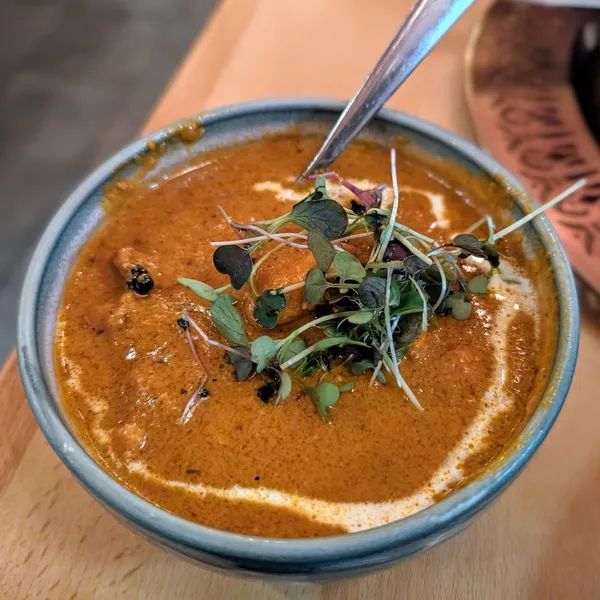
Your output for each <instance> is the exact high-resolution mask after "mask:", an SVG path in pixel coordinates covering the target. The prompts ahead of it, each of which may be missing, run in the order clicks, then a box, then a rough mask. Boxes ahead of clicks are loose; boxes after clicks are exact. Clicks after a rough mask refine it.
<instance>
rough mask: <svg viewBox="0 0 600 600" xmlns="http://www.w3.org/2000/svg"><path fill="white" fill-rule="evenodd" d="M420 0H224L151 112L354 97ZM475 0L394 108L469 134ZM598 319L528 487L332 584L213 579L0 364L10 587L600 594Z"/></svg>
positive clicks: (66, 594)
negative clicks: (115, 497)
mask: <svg viewBox="0 0 600 600" xmlns="http://www.w3.org/2000/svg"><path fill="white" fill-rule="evenodd" d="M409 4H410V0H370V2H365V1H364V0H327V2H324V1H323V0H320V1H319V0H285V2H284V1H282V0H225V1H224V2H223V3H222V5H221V6H220V8H219V10H218V11H217V13H216V14H215V16H214V18H213V20H212V22H211V23H210V25H209V26H208V28H207V29H206V31H204V32H203V34H202V35H201V37H200V38H199V39H198V41H197V43H196V44H195V46H194V47H193V48H192V50H191V52H190V54H189V56H188V58H187V59H186V61H185V62H184V64H183V65H182V67H181V68H180V69H179V71H178V73H177V74H176V75H175V77H174V79H173V81H172V83H171V86H170V87H169V89H168V90H167V91H166V93H165V95H164V97H163V99H162V100H161V101H160V103H159V104H158V105H157V108H156V110H155V112H154V114H153V115H152V117H151V118H150V120H149V122H148V126H147V129H148V130H149V129H154V128H156V127H159V126H161V125H163V124H165V123H167V122H169V121H172V120H173V119H175V118H178V117H180V116H183V115H186V114H189V113H193V112H196V111H200V110H202V109H204V108H207V107H211V106H218V105H223V104H229V103H233V102H238V101H242V100H249V99H254V98H263V97H273V96H292V95H295V96H325V97H337V98H347V97H349V96H350V95H351V94H352V92H353V91H354V90H355V88H356V87H357V86H358V84H359V83H360V82H361V80H362V79H363V77H364V75H365V73H366V72H367V70H368V68H369V66H370V65H371V64H372V63H373V62H374V60H375V58H376V57H377V56H378V54H379V53H380V52H381V50H382V49H383V48H384V46H385V45H386V43H387V41H388V40H389V39H390V38H391V36H392V35H393V33H394V31H395V30H396V28H397V27H398V25H399V23H400V22H401V20H402V18H403V16H404V15H405V14H406V11H407V10H408V7H409ZM486 4H487V3H486V1H485V0H484V1H483V2H480V3H478V4H477V6H476V7H475V9H473V10H472V11H471V12H470V13H469V14H468V15H467V16H466V17H465V18H464V19H463V20H462V21H461V22H460V23H459V24H458V25H457V26H456V27H455V28H454V30H453V31H452V32H451V34H450V35H449V36H448V37H447V38H446V39H445V40H444V41H443V42H442V43H441V44H440V46H439V47H438V48H437V49H436V50H435V51H434V53H433V54H432V55H431V56H430V57H429V58H427V60H426V61H425V62H424V64H423V65H422V66H421V68H420V69H419V70H418V72H416V73H415V74H414V75H413V76H412V77H411V78H410V80H409V81H408V82H407V84H406V85H405V86H404V87H403V88H402V90H401V91H400V92H399V93H398V94H397V95H396V96H395V97H394V98H393V100H392V101H391V102H390V106H392V107H394V108H398V109H401V110H404V111H406V112H410V113H412V114H415V115H418V116H420V117H423V118H426V119H429V120H431V121H434V122H436V123H438V124H440V125H442V126H444V127H447V128H449V129H452V130H454V131H457V132H458V133H460V134H462V135H465V136H470V135H471V130H470V125H469V121H468V117H467V113H466V108H465V104H464V100H463V91H462V88H463V56H464V52H465V47H466V43H467V37H468V34H469V31H470V29H471V28H472V26H473V25H474V24H475V23H476V22H477V21H478V20H479V18H480V17H481V15H482V14H483V11H484V9H485V8H486ZM599 356H600V327H599V326H598V323H597V322H596V323H594V321H593V320H592V318H588V317H585V316H584V321H583V327H582V340H581V351H580V360H579V364H578V367H577V372H576V375H575V380H574V382H573V387H572V390H571V393H570V395H569V399H568V401H567V404H566V407H565V409H564V411H563V413H562V415H561V417H560V419H559V420H558V422H557V424H556V426H555V428H554V429H553V431H552V432H551V434H550V436H549V438H548V440H547V441H546V443H545V444H544V445H543V447H542V448H541V450H540V451H539V452H538V454H537V455H536V456H535V458H534V459H533V460H532V462H531V464H530V465H529V466H528V467H527V469H526V470H525V472H524V474H523V475H522V476H521V477H520V478H519V479H518V481H517V482H516V483H515V484H514V485H513V486H512V487H511V488H510V489H509V490H508V491H507V492H506V493H505V494H504V495H503V496H502V497H501V498H500V500H499V501H497V502H496V503H495V504H494V506H492V508H491V509H489V510H488V511H487V513H486V514H485V515H484V516H482V517H481V518H480V519H479V520H478V521H477V522H476V523H475V524H474V525H473V526H472V527H470V528H469V529H468V530H466V531H465V532H463V533H461V534H460V535H459V536H457V537H456V538H454V539H452V540H451V541H449V542H447V543H445V544H444V545H442V546H440V547H437V548H435V549H433V550H432V551H430V552H428V553H426V554H424V555H421V556H419V557H417V558H415V559H413V560H410V561H408V562H405V563H403V564H401V565H399V566H397V567H396V568H394V569H392V570H390V571H386V572H384V573H380V574H378V575H374V576H371V577H367V578H364V579H360V580H356V581H349V582H344V583H339V584H332V585H326V586H316V585H283V584H281V585H274V584H267V583H260V582H249V581H241V580H238V579H233V578H228V577H224V576H222V575H216V574H213V573H211V572H209V571H205V570H203V569H201V568H199V567H197V566H195V565H191V564H189V563H187V562H184V561H183V560H180V559H178V558H176V557H173V556H171V555H169V554H166V553H164V552H163V551H161V550H159V549H157V548H155V547H154V546H152V545H150V544H149V543H148V542H146V541H145V540H143V539H141V538H139V537H137V536H136V535H134V534H133V533H131V532H129V531H128V530H127V529H125V528H124V527H123V526H122V525H121V524H119V523H118V522H117V521H116V520H115V519H114V518H113V517H112V516H111V515H109V514H108V513H107V512H106V511H105V510H104V509H103V508H102V507H101V506H99V505H98V504H97V503H96V502H95V501H94V500H93V499H92V498H91V497H90V496H89V495H88V494H87V493H86V492H85V491H84V490H83V489H82V488H81V487H80V486H79V484H78V483H77V482H76V481H75V479H74V478H73V477H72V476H71V475H70V473H69V472H68V471H67V469H66V468H65V467H64V466H63V465H62V463H61V462H60V461H59V460H58V459H57V458H56V457H55V455H54V454H53V452H52V451H51V450H50V448H49V447H48V445H47V443H46V442H45V440H44V438H43V437H42V435H41V433H40V432H39V431H38V430H37V428H36V426H35V423H34V421H33V418H32V417H31V414H30V412H29V408H28V407H27V404H26V401H25V398H24V396H23V392H22V389H21V385H20V382H19V377H18V372H17V369H16V364H15V357H14V355H13V356H12V357H11V358H10V359H9V360H8V362H7V363H6V365H5V366H4V369H3V371H2V372H1V374H0V597H1V598H7V599H10V600H13V599H21V598H35V599H37V598H57V599H61V600H62V599H64V600H67V599H74V598H126V599H127V598H144V599H145V598H169V599H170V598H174V599H179V598H209V599H210V598H226V599H233V600H237V599H261V600H263V599H277V598H282V599H283V598H286V599H310V600H313V599H314V600H316V599H319V600H334V599H339V600H342V599H357V598H365V599H366V598H369V599H371V598H419V599H421V598H434V597H435V598H461V599H463V598H486V599H488V598H492V599H495V598H497V599H503V600H504V599H506V598H511V599H513V598H544V599H545V598H596V597H599V596H600V436H599V435H598V423H600V394H599V390H600V364H599V362H598V357H599Z"/></svg>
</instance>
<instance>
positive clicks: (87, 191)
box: [18, 101, 578, 560]
mask: <svg viewBox="0 0 600 600" xmlns="http://www.w3.org/2000/svg"><path fill="white" fill-rule="evenodd" d="M341 107H342V105H341V104H339V103H334V102H323V101H318V102H317V101H287V102H285V101H283V102H282V101H273V102H262V103H256V104H249V105H238V106H236V107H231V108H227V109H221V110H219V111H215V112H213V113H207V114H205V115H203V116H202V117H199V119H200V122H201V123H202V126H203V127H205V129H206V134H205V135H204V136H203V137H201V138H200V139H199V140H197V141H196V142H193V143H184V142H182V141H181V140H180V138H179V135H178V133H177V126H178V124H175V125H174V126H172V127H170V128H166V129H164V130H161V131H160V132H157V133H156V134H152V135H151V136H148V137H147V138H144V139H142V140H140V141H138V142H135V143H133V144H132V145H130V146H128V147H127V148H125V149H123V150H122V151H121V152H120V153H118V154H117V155H115V156H114V157H112V158H111V159H109V160H108V161H107V162H106V163H104V164H103V165H102V166H101V167H100V168H99V169H98V170H96V171H95V172H94V173H93V174H92V175H90V176H89V177H88V178H87V179H86V180H85V181H84V182H83V183H82V184H81V185H80V186H79V187H78V188H77V189H76V190H75V191H74V192H73V194H72V195H71V196H70V197H69V198H68V200H67V201H66V203H65V204H64V205H63V207H62V208H61V209H60V211H59V212H58V213H57V215H56V217H55V218H54V220H53V221H52V223H51V224H50V226H49V227H48V229H47V230H46V232H45V234H44V236H43V238H42V240H41V241H40V244H39V246H38V248H37V250H36V252H35V254H34V257H33V259H32V263H31V266H30V269H29V271H28V274H27V277H26V281H25V286H24V289H23V296H22V302H21V312H20V317H19V340H18V347H19V360H20V367H21V372H22V376H23V379H24V383H25V388H26V391H27V395H28V398H29V401H30V403H31V406H32V409H33V411H34V414H35V416H36V419H37V420H38V422H39V424H40V426H41V428H42V430H43V432H44V434H45V435H46V437H47V438H48V440H49V442H50V443H51V445H52V446H53V447H54V449H55V451H56V452H57V453H58V454H59V456H60V457H61V458H62V459H63V461H64V462H65V463H66V464H67V466H69V468H71V469H72V470H73V472H74V473H75V474H76V475H77V477H78V478H79V479H81V480H82V481H83V483H84V484H85V485H86V486H87V487H88V488H91V489H92V491H93V492H94V493H95V494H96V495H97V496H99V497H100V498H101V499H102V501H104V502H105V503H106V504H107V505H108V506H109V507H111V508H113V509H114V510H116V511H119V512H122V513H123V514H125V515H126V516H127V517H128V518H130V519H133V520H134V521H138V522H143V525H144V527H146V528H149V530H152V528H153V527H155V528H157V530H159V531H161V532H162V533H163V534H164V532H165V531H166V532H167V536H168V535H173V536H175V537H176V538H178V539H180V540H184V539H188V538H189V540H190V543H191V542H195V543H197V544H198V543H200V542H199V538H202V537H203V540H202V544H204V546H205V547H212V548H215V549H219V548H220V547H221V546H220V545H221V544H223V543H227V544H229V545H231V544H233V545H234V546H235V545H236V544H237V550H238V551H239V552H241V553H245V552H249V553H254V554H257V553H258V554H259V555H261V556H264V558H265V559H267V560H278V559H280V558H281V557H280V554H281V552H282V548H285V549H286V552H287V551H289V552H292V554H298V557H301V556H306V552H307V550H310V552H309V554H311V556H312V557H314V556H315V552H319V551H318V550H316V549H315V548H316V545H319V544H320V545H321V548H322V551H323V552H325V551H327V549H328V548H329V549H333V548H334V547H335V543H336V542H335V538H331V539H327V540H321V541H319V542H312V541H310V540H302V541H280V542H276V543H275V545H273V542H274V540H271V542H272V543H271V545H269V544H268V542H269V540H257V539H254V540H253V542H254V544H253V545H250V546H247V544H246V542H247V541H248V540H252V538H246V541H244V538H245V537H246V536H240V535H236V534H229V533H226V532H217V531H215V530H210V529H208V528H205V527H202V526H200V525H195V524H192V523H188V522H186V521H183V520H182V519H179V518H177V517H174V516H172V515H168V514H166V513H164V512H163V511H161V510H160V509H158V508H156V507H152V506H151V505H149V504H148V503H146V502H145V501H143V500H141V499H140V498H137V497H135V496H134V495H133V494H131V493H130V492H127V491H126V490H124V489H123V488H121V487H120V486H119V485H118V484H116V482H112V480H110V478H109V477H108V475H106V474H105V473H104V472H103V471H102V470H101V469H100V468H99V467H97V466H96V465H95V463H94V462H93V461H92V459H91V458H89V456H87V454H86V453H85V451H84V450H83V449H82V447H81V446H80V444H79V443H78V442H77V440H76V439H75V438H74V437H73V435H72V434H71V428H70V425H69V423H68V421H67V420H66V419H65V417H64V414H63V411H62V408H61V403H60V401H59V398H58V390H57V385H56V381H55V374H54V365H53V344H54V335H55V329H56V317H57V310H58V307H59V304H60V300H61V296H62V290H63V285H64V282H65V279H66V277H67V276H68V273H69V270H70V268H71V265H72V264H73V261H74V259H75V257H76V255H77V253H78V251H79V249H80V248H81V246H82V245H83V244H84V243H85V242H86V240H87V239H88V237H89V236H90V234H91V232H93V231H94V230H95V229H96V228H97V227H98V226H99V225H100V224H101V222H102V219H103V210H102V208H101V205H100V202H101V199H102V193H103V188H104V186H105V185H106V184H107V182H109V181H110V180H111V178H114V177H115V176H117V175H118V176H119V177H121V176H128V175H131V174H133V173H134V172H135V171H137V170H139V166H138V163H136V162H135V161H134V160H133V158H134V157H135V156H136V155H138V154H140V153H143V152H144V151H145V149H146V145H147V142H148V141H149V140H154V141H157V142H158V141H162V142H165V143H166V144H167V146H168V151H167V153H166V154H165V156H164V157H163V158H162V159H161V160H159V161H158V162H157V164H156V166H155V167H154V168H153V169H151V170H149V171H144V173H143V175H142V177H141V179H142V180H145V181H148V182H149V183H156V182H159V181H160V180H161V178H164V177H165V174H166V173H168V172H170V171H172V169H173V167H174V166H176V165H179V164H185V163H186V162H188V161H189V160H190V158H193V157H195V156H197V155H198V154H200V153H202V152H203V151H205V150H208V149H211V148H214V147H216V146H223V145H231V144H235V143H239V142H242V141H244V140H249V139H256V138H260V137H261V136H263V135H264V134H266V133H275V132H279V131H285V130H289V129H290V128H301V129H302V130H306V131H318V132H322V131H325V130H326V129H328V128H329V127H331V125H332V124H333V122H334V121H335V120H336V119H337V116H338V115H339V111H340V109H341ZM399 136H402V137H404V138H407V139H408V140H410V142H411V143H412V144H414V145H416V146H417V147H418V148H420V149H421V150H423V151H425V152H426V153H429V154H432V155H434V156H438V157H442V158H449V159H452V160H453V161H455V162H457V163H459V164H460V165H462V166H464V167H466V168H467V169H469V170H470V171H471V172H473V173H474V174H476V175H479V176H481V175H486V176H489V177H491V178H494V179H496V178H498V177H499V178H500V179H499V181H501V182H502V185H504V186H505V187H508V188H509V189H510V190H511V191H513V192H514V193H515V194H516V196H517V199H518V202H519V204H520V205H521V206H524V207H525V208H526V209H528V210H529V209H531V207H532V206H533V204H532V202H531V201H530V200H528V198H527V197H526V195H524V192H523V190H522V188H521V187H520V185H519V184H518V182H517V181H515V180H514V179H513V178H512V177H511V176H510V175H509V174H508V173H506V172H505V171H503V170H502V169H501V167H500V166H499V165H498V164H497V163H495V162H494V161H493V160H492V159H490V158H489V157H487V156H486V155H485V154H484V153H483V152H482V151H481V150H478V149H477V148H475V147H474V146H472V145H471V144H469V143H467V142H464V141H463V140H461V139H460V138H457V137H456V136H453V135H452V134H449V133H447V132H444V131H443V130H441V129H439V128H436V127H434V126H432V125H429V124H427V123H424V122H421V121H418V120H416V119H413V118H410V117H407V116H405V115H401V114H399V113H393V112H388V111H384V112H382V113H381V115H380V116H379V117H377V118H376V119H374V120H373V121H372V122H371V124H370V125H369V126H368V128H367V129H366V130H365V131H364V133H363V135H362V137H363V138H368V139H374V140H377V141H380V142H382V143H388V144H390V145H391V144H392V143H393V140H394V139H395V138H397V137H399ZM514 210H515V215H514V217H515V218H518V217H519V216H520V215H521V214H522V212H521V208H519V207H518V205H516V206H515V209H514ZM526 232H527V236H526V237H527V241H526V244H527V246H528V247H529V248H533V247H535V246H539V245H541V246H543V247H544V248H545V250H546V252H547V253H548V255H549V257H550V260H551V263H552V266H553V270H554V273H555V278H556V283H557V288H558V294H559V305H560V306H559V310H560V328H561V330H560V338H559V344H558V349H557V359H556V364H555V366H554V370H553V373H552V376H551V377H550V380H549V384H548V389H547V391H546V395H545V401H544V402H542V403H540V406H539V407H538V409H537V411H536V412H535V414H534V415H533V417H532V419H531V421H530V422H529V424H528V425H527V426H526V428H525V429H524V431H523V432H522V433H521V435H520V437H519V439H518V440H517V442H516V444H517V446H518V448H519V449H518V451H516V452H513V453H512V455H511V456H509V457H508V458H507V459H506V460H504V461H502V462H501V463H499V464H497V465H494V466H492V468H490V470H489V471H488V472H487V473H486V474H485V476H484V477H482V478H480V479H479V480H477V481H474V482H472V483H471V484H469V485H468V486H466V487H465V488H463V489H461V490H459V491H458V492H456V493H455V494H452V495H451V496H449V497H448V498H447V499H445V500H443V501H442V502H440V503H438V504H437V505H435V506H433V507H431V508H430V509H427V510H425V511H422V513H417V514H416V515H413V516H412V517H409V518H408V519H404V520H403V521H402V522H397V523H393V524H390V525H387V526H384V527H381V528H377V529H375V530H371V531H367V532H361V533H357V534H350V536H341V538H340V539H348V538H349V537H352V538H356V539H357V542H359V545H360V544H362V546H363V548H364V547H365V545H367V546H368V545H369V544H371V543H372V544H378V543H386V542H387V543H389V542H390V541H391V540H392V539H394V540H397V539H398V535H399V534H400V537H402V535H413V536H414V535H416V533H417V532H418V530H419V528H423V527H425V528H426V527H429V528H432V527H435V526H436V523H438V524H439V523H440V522H441V521H443V520H444V519H451V518H457V515H459V514H461V511H462V512H464V511H468V510H471V509H472V508H473V507H474V506H476V505H477V503H480V502H484V501H487V500H489V499H490V498H491V497H493V495H495V494H497V493H498V491H500V489H502V487H504V485H506V483H508V482H509V481H510V479H512V477H513V476H514V475H515V474H516V473H517V472H518V471H519V470H520V469H521V468H522V466H523V465H524V464H525V462H526V461H527V460H528V459H529V457H530V456H531V454H532V453H533V452H534V451H535V449H536V448H537V446H538V445H539V444H540V443H541V441H542V439H543V438H544V437H545V435H546V433H547V431H548V429H549V428H550V426H551V424H552V423H553V421H554V419H555V418H556V416H557V415H558V412H559V410H560V406H561V405H562V402H563V400H564V397H565V395H566V391H567V389H568V385H569V383H570V379H571V376H572V371H573V367H574V361H575V354H576V347H577V331H578V323H577V310H576V300H575V292H574V287H573V281H572V275H571V272H570V269H569V267H568V263H567V261H566V258H565V255H564V252H563V251H562V248H561V246H560V244H559V242H558V240H557V239H556V236H555V234H554V231H553V229H552V228H551V226H550V225H549V223H548V221H547V219H545V218H538V219H536V220H535V223H534V225H531V226H528V227H527V228H526ZM111 482H112V483H111ZM384 530H387V531H388V533H387V534H385V533H381V532H380V533H379V534H378V533H377V532H378V531H384ZM403 531H404V533H402V532H403ZM360 536H362V540H363V541H362V542H360V539H361V538H360ZM261 544H262V545H261ZM332 544H333V545H332ZM346 546H347V547H346V550H347V551H352V546H353V544H346ZM276 548H279V549H277V550H276ZM303 548H304V550H302V549H303ZM313 550H314V551H313ZM261 553H262V554H261Z"/></svg>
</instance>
